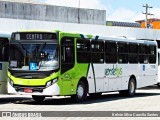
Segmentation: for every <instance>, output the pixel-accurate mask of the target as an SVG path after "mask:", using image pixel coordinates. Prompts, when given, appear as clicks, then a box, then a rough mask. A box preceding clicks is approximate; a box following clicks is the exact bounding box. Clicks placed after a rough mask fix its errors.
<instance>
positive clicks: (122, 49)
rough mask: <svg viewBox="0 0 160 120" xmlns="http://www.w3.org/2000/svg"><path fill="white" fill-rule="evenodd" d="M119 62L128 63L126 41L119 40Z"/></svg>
mask: <svg viewBox="0 0 160 120" xmlns="http://www.w3.org/2000/svg"><path fill="white" fill-rule="evenodd" d="M117 49H118V63H128V44H127V43H125V42H118V44H117Z"/></svg>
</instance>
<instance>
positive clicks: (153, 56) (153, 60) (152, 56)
mask: <svg viewBox="0 0 160 120" xmlns="http://www.w3.org/2000/svg"><path fill="white" fill-rule="evenodd" d="M148 62H149V63H156V46H155V45H150V46H149V55H148Z"/></svg>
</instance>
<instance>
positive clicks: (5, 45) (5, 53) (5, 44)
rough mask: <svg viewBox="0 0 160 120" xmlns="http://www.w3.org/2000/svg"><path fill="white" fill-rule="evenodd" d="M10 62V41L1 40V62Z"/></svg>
mask: <svg viewBox="0 0 160 120" xmlns="http://www.w3.org/2000/svg"><path fill="white" fill-rule="evenodd" d="M8 60H9V40H8V39H7V38H0V61H3V62H8Z"/></svg>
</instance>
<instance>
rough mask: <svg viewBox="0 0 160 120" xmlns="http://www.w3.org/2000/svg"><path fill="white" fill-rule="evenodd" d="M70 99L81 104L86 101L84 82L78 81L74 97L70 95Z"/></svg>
mask: <svg viewBox="0 0 160 120" xmlns="http://www.w3.org/2000/svg"><path fill="white" fill-rule="evenodd" d="M71 98H72V99H73V100H74V101H75V102H82V101H84V100H86V99H87V87H86V84H85V82H83V81H79V83H78V86H77V91H76V95H72V96H71Z"/></svg>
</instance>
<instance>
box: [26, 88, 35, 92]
mask: <svg viewBox="0 0 160 120" xmlns="http://www.w3.org/2000/svg"><path fill="white" fill-rule="evenodd" d="M24 92H26V93H32V92H33V90H32V89H31V88H24Z"/></svg>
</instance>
